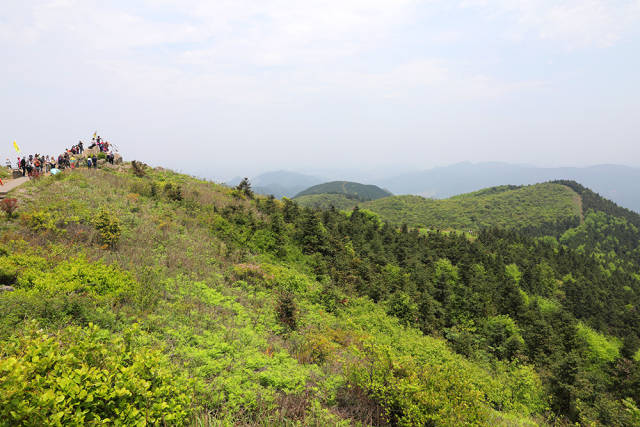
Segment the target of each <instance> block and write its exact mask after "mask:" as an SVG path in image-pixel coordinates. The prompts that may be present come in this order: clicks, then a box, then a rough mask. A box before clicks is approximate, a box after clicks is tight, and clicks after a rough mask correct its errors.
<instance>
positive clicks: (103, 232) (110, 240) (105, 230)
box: [93, 209, 122, 248]
mask: <svg viewBox="0 0 640 427" xmlns="http://www.w3.org/2000/svg"><path fill="white" fill-rule="evenodd" d="M93 225H94V226H95V227H96V230H98V233H99V235H100V241H101V242H102V244H104V245H106V246H107V247H109V248H114V247H115V246H116V245H117V244H118V241H119V240H120V236H121V234H122V231H121V229H120V220H119V219H118V218H117V217H116V216H115V214H114V213H113V212H110V211H107V210H104V209H103V210H101V211H100V213H98V215H97V216H96V218H95V219H94V221H93Z"/></svg>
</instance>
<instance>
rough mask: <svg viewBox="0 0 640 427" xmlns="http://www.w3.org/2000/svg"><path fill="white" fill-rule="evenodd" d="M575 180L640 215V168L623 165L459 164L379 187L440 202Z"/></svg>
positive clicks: (389, 180)
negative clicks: (500, 188)
mask: <svg viewBox="0 0 640 427" xmlns="http://www.w3.org/2000/svg"><path fill="white" fill-rule="evenodd" d="M554 180H572V181H577V182H579V183H581V184H582V185H585V186H586V187H588V188H590V189H592V190H594V191H596V192H597V193H599V194H601V195H603V196H604V197H606V198H608V199H611V200H613V201H614V202H616V203H618V204H620V205H622V206H624V207H626V208H629V209H633V210H635V211H636V212H640V186H639V184H638V183H640V168H637V167H629V166H622V165H594V166H587V167H554V168H543V167H536V166H529V165H516V164H509V163H501V162H485V163H470V162H464V163H457V164H454V165H450V166H443V167H437V168H433V169H428V170H425V171H419V172H409V173H404V174H398V175H397V176H393V177H388V178H383V179H381V180H379V181H378V183H379V184H380V185H382V186H384V188H388V189H389V190H390V191H392V192H393V193H395V194H417V195H423V196H427V197H434V198H438V199H442V198H448V197H451V196H455V195H457V194H462V193H468V192H472V191H477V190H480V189H482V188H487V187H493V186H497V185H504V184H512V185H532V184H535V183H538V182H546V181H554Z"/></svg>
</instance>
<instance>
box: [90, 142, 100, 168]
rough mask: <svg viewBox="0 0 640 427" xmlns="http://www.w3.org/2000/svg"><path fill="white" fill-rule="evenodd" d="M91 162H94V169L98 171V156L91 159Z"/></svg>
mask: <svg viewBox="0 0 640 427" xmlns="http://www.w3.org/2000/svg"><path fill="white" fill-rule="evenodd" d="M98 138H99V137H98ZM91 161H92V162H93V168H94V169H97V168H98V156H96V155H95V154H94V155H93V157H92V158H91Z"/></svg>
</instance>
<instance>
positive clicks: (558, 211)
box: [361, 183, 582, 230]
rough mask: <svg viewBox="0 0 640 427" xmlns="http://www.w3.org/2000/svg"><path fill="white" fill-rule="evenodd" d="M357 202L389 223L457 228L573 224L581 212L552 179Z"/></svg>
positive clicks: (578, 202)
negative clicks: (441, 197)
mask: <svg viewBox="0 0 640 427" xmlns="http://www.w3.org/2000/svg"><path fill="white" fill-rule="evenodd" d="M361 207H364V208H367V209H369V210H371V211H373V212H375V213H377V214H378V215H379V216H380V217H381V219H382V220H384V221H388V222H391V223H394V224H404V223H406V224H408V225H410V226H418V227H427V228H430V229H461V230H467V229H469V230H479V229H481V228H485V227H496V226H497V227H503V228H527V227H540V226H542V225H544V224H552V223H557V222H565V221H566V222H575V223H578V222H579V220H580V217H581V214H582V207H581V199H580V196H579V195H578V194H577V193H575V192H574V191H573V190H571V189H570V188H569V187H566V186H564V185H560V184H552V183H545V184H536V185H530V186H525V187H513V186H502V187H493V188H488V189H485V190H481V191H477V192H474V193H469V194H463V195H460V196H455V197H452V198H449V199H445V200H436V199H427V198H424V197H420V196H394V197H387V198H384V199H380V200H374V201H371V202H367V203H363V204H362V205H361Z"/></svg>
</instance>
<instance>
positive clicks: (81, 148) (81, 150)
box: [78, 141, 84, 154]
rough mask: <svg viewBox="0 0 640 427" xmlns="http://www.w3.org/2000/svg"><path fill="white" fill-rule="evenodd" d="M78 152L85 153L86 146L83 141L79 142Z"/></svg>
mask: <svg viewBox="0 0 640 427" xmlns="http://www.w3.org/2000/svg"><path fill="white" fill-rule="evenodd" d="M78 151H79V152H80V154H82V153H83V152H84V144H83V143H82V141H78Z"/></svg>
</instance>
